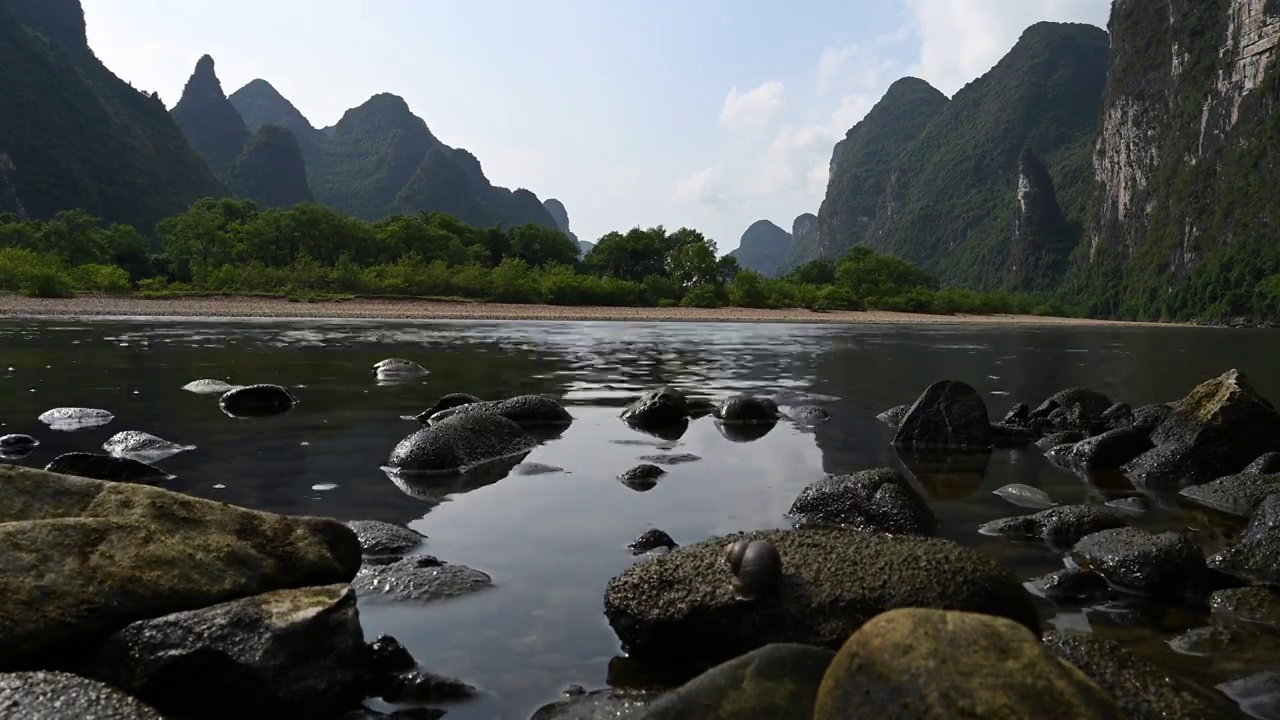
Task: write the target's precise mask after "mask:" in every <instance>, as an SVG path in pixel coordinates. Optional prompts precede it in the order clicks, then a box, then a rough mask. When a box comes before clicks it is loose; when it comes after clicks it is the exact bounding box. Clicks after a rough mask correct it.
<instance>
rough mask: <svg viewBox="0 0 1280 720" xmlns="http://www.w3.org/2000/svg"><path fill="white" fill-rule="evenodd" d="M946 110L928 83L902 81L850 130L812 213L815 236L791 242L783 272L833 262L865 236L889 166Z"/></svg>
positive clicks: (835, 152) (835, 153) (838, 148)
mask: <svg viewBox="0 0 1280 720" xmlns="http://www.w3.org/2000/svg"><path fill="white" fill-rule="evenodd" d="M946 106H947V97H946V96H945V95H943V94H942V93H940V92H938V91H937V90H936V89H934V87H933V86H932V85H930V84H929V83H927V82H925V81H923V80H920V79H917V78H910V77H909V78H903V79H901V80H899V81H897V82H895V83H894V84H893V85H890V86H889V90H888V91H887V92H886V93H885V95H884V97H883V98H881V99H880V101H879V102H878V103H876V105H875V106H874V107H873V108H871V110H870V112H868V113H867V115H866V117H864V118H863V119H862V120H861V121H859V122H858V124H856V125H854V126H853V127H852V128H850V130H849V132H848V133H847V134H846V135H845V137H844V139H843V140H841V141H840V142H838V143H836V146H835V149H834V150H833V151H832V153H831V171H830V178H829V179H828V181H827V193H826V196H825V197H824V198H823V201H822V206H821V207H820V208H819V210H818V227H817V234H816V236H813V237H812V239H806V240H801V239H800V237H799V236H797V237H796V243H795V248H794V249H793V251H792V258H791V260H790V261H789V262H788V265H789V266H792V267H795V266H798V265H802V264H804V263H805V262H808V261H809V260H813V259H814V258H817V257H826V258H833V259H834V258H839V257H841V256H843V255H844V254H845V253H846V252H848V250H849V248H851V247H853V246H854V245H856V244H858V243H859V242H861V241H862V240H863V238H864V237H865V236H866V233H867V228H868V227H869V226H870V225H871V222H872V221H873V220H874V219H875V216H876V207H877V203H878V201H879V199H880V196H881V195H882V194H883V193H884V191H885V186H886V184H887V182H888V179H889V173H890V171H891V170H892V168H893V163H894V161H895V160H897V159H898V157H899V156H901V155H902V153H903V152H904V151H905V150H906V149H907V148H909V147H910V146H911V144H912V143H914V142H915V141H916V140H917V139H918V138H919V137H920V135H921V133H923V132H924V130H925V128H926V127H928V125H929V123H931V122H933V120H934V118H936V117H937V116H938V114H939V113H941V112H942V111H943V109H944V108H946Z"/></svg>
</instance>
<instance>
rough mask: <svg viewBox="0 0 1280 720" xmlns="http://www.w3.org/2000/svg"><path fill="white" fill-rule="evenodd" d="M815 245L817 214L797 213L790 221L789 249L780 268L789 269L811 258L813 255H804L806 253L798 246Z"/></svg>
mask: <svg viewBox="0 0 1280 720" xmlns="http://www.w3.org/2000/svg"><path fill="white" fill-rule="evenodd" d="M817 246H818V216H817V215H814V214H813V213H801V214H800V215H797V216H796V219H795V220H792V221H791V251H790V252H788V253H787V260H786V262H785V263H783V267H782V269H783V270H784V271H786V270H791V269H794V268H796V267H799V266H800V265H803V264H804V263H806V262H808V261H809V260H812V259H813V257H804V256H805V255H807V253H806V252H805V251H801V250H799V248H816V247H817ZM814 257H816V255H815V256H814Z"/></svg>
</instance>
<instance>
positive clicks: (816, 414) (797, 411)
mask: <svg viewBox="0 0 1280 720" xmlns="http://www.w3.org/2000/svg"><path fill="white" fill-rule="evenodd" d="M787 416H788V417H790V418H791V420H792V422H794V423H796V424H797V425H802V426H809V425H817V424H818V423H821V422H824V421H826V420H830V419H831V413H829V412H827V411H826V410H824V409H822V408H820V407H818V406H816V405H798V406H796V407H793V408H791V412H789V413H787Z"/></svg>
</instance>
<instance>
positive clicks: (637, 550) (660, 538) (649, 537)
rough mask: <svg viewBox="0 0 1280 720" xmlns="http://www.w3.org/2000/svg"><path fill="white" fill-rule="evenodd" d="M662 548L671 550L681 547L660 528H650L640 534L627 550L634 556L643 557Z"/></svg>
mask: <svg viewBox="0 0 1280 720" xmlns="http://www.w3.org/2000/svg"><path fill="white" fill-rule="evenodd" d="M660 547H663V548H668V549H670V548H675V547H679V546H678V545H676V541H675V540H672V539H671V536H670V535H668V534H666V533H665V532H663V531H661V530H659V529H658V528H649V529H648V530H645V531H644V532H642V533H640V537H638V538H636V539H635V540H632V541H631V543H630V544H629V545H627V549H629V550H630V551H631V554H632V555H643V554H645V553H647V552H649V551H650V550H656V549H657V548H660Z"/></svg>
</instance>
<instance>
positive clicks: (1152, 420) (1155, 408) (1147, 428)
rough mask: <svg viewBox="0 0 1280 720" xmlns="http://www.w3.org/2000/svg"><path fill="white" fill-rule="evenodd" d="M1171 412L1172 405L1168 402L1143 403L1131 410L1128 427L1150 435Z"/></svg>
mask: <svg viewBox="0 0 1280 720" xmlns="http://www.w3.org/2000/svg"><path fill="white" fill-rule="evenodd" d="M1171 412H1173V406H1172V405H1169V404H1168V403H1153V404H1151V405H1143V406H1142V407H1140V408H1138V409H1137V410H1134V411H1133V419H1131V420H1130V421H1129V427H1131V428H1133V429H1134V430H1138V431H1141V432H1144V433H1146V434H1147V435H1150V434H1151V433H1153V432H1155V429H1156V428H1158V427H1160V424H1161V423H1163V422H1164V421H1165V418H1167V417H1169V413H1171Z"/></svg>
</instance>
